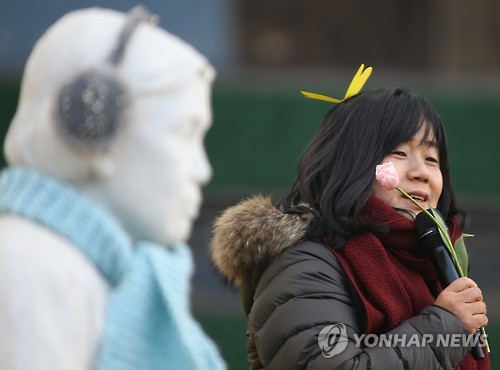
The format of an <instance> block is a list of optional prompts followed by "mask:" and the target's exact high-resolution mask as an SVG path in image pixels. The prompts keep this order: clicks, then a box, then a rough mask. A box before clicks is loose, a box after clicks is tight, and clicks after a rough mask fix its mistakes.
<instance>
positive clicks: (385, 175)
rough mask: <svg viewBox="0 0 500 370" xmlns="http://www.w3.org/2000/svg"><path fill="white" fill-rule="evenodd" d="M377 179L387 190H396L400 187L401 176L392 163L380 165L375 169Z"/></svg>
mask: <svg viewBox="0 0 500 370" xmlns="http://www.w3.org/2000/svg"><path fill="white" fill-rule="evenodd" d="M375 177H376V178H377V181H378V182H379V183H380V185H382V186H383V187H384V188H386V189H387V190H394V189H396V188H397V187H398V185H399V175H398V172H397V171H396V167H394V164H393V163H392V162H386V163H382V164H379V165H378V166H377V168H376V169H375Z"/></svg>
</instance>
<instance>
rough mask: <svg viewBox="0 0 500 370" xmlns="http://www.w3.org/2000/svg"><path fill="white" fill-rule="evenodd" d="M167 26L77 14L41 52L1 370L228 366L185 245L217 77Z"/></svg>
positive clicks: (5, 265) (14, 197)
mask: <svg viewBox="0 0 500 370" xmlns="http://www.w3.org/2000/svg"><path fill="white" fill-rule="evenodd" d="M155 21H157V19H156V17H154V16H152V15H151V14H149V13H148V12H147V11H146V10H145V9H144V8H142V7H136V8H134V9H133V10H132V11H131V12H130V13H129V14H125V13H122V12H119V11H114V10H110V9H102V8H89V9H82V10H76V11H72V12H70V13H68V14H66V15H65V16H63V17H62V18H61V19H60V20H58V21H57V22H56V23H55V24H54V25H52V26H51V27H50V28H49V30H48V31H47V32H46V33H45V34H44V35H43V36H42V37H41V38H40V40H39V41H38V42H37V43H36V45H35V47H34V49H33V51H32V53H31V55H30V57H29V59H28V62H27V65H26V68H25V71H24V74H23V79H22V84H21V93H20V99H19V105H18V109H17V112H16V114H15V116H14V118H13V120H12V122H11V125H10V127H9V130H8V133H7V137H6V140H5V145H4V151H5V156H6V160H7V162H8V167H7V168H5V169H4V170H3V171H2V172H1V173H0V327H1V328H2V329H1V330H0V368H8V369H31V370H37V369H51V370H54V369H74V370H79V369H82V370H83V369H94V368H97V369H120V370H125V369H135V370H137V369H190V370H191V369H223V368H225V364H224V361H223V360H222V358H221V357H220V354H219V352H218V349H217V347H216V345H215V344H214V343H213V342H212V341H211V340H210V339H209V338H208V337H207V336H206V334H205V333H204V332H203V330H202V328H201V327H200V325H199V324H198V323H197V322H196V321H195V319H194V318H193V317H192V315H191V312H190V306H189V287H190V278H191V275H192V270H193V266H192V263H193V262H192V256H191V251H190V249H189V247H188V246H187V245H186V244H185V242H186V241H187V239H188V237H189V235H190V232H191V227H192V222H193V220H194V219H195V218H196V217H197V214H198V211H199V207H200V205H201V200H202V197H201V191H200V187H201V186H202V185H203V184H205V183H206V182H208V181H209V179H210V177H211V167H210V164H209V162H208V160H207V157H206V153H205V150H204V146H203V139H204V135H205V133H206V131H207V130H208V129H209V126H210V124H211V103H210V99H211V95H210V94H211V86H212V82H213V79H214V76H215V72H214V69H213V68H212V66H211V65H210V63H209V62H208V61H207V60H206V59H205V57H203V56H202V55H201V54H199V53H198V52H197V51H196V50H195V49H194V48H193V47H191V46H190V45H188V44H187V43H185V42H184V41H182V40H181V39H179V38H178V37H176V36H174V35H172V34H170V33H168V32H167V31H165V30H163V29H161V28H160V27H158V26H157V25H156V23H157V22H155Z"/></svg>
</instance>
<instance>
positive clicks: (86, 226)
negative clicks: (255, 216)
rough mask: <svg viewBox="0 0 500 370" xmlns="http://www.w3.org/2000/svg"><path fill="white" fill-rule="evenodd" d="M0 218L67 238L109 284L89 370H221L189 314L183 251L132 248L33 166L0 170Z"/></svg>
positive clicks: (107, 220)
mask: <svg viewBox="0 0 500 370" xmlns="http://www.w3.org/2000/svg"><path fill="white" fill-rule="evenodd" d="M0 214H16V215H19V216H21V217H25V218H28V219H30V220H33V221H35V222H37V223H39V224H41V225H44V226H45V227H47V228H49V229H51V230H53V231H54V232H56V233H57V234H59V235H61V236H62V237H64V238H66V240H68V241H69V242H70V243H71V244H73V245H74V246H75V248H77V249H79V250H80V251H81V252H82V253H83V254H84V255H85V256H86V257H87V258H88V260H89V261H90V262H91V263H92V264H94V265H95V266H96V267H97V269H98V270H99V271H100V272H101V273H102V275H103V276H104V277H105V278H106V279H107V280H108V282H109V283H110V285H111V287H112V289H111V291H110V295H109V297H108V306H107V313H106V323H105V328H104V331H103V336H102V338H101V343H100V349H99V354H98V358H97V359H96V369H100V370H138V369H141V370H156V369H176V370H177V369H189V370H196V369H200V370H201V369H213V370H217V369H225V368H226V365H225V363H224V361H223V359H222V358H221V356H220V354H219V352H218V349H217V347H216V346H215V344H214V343H213V342H212V341H211V340H210V339H209V338H208V337H207V336H206V334H205V333H204V332H203V329H202V328H201V326H200V325H199V324H198V323H197V322H196V321H195V319H194V318H193V317H192V314H191V312H190V305H189V297H190V296H189V294H190V280H191V277H192V273H193V262H192V255H191V251H190V249H189V247H188V246H186V245H183V244H180V245H175V246H169V247H167V246H163V245H156V244H153V243H150V242H140V243H136V244H132V242H131V240H130V238H129V236H128V235H127V233H126V232H125V231H124V230H123V228H122V227H121V226H120V225H119V224H118V223H117V222H116V220H115V219H114V218H113V217H111V215H109V214H108V213H107V212H106V211H105V210H104V209H103V208H101V207H100V206H99V205H97V204H95V203H94V202H93V201H91V200H90V199H89V198H87V197H86V196H84V195H83V194H81V193H80V192H78V191H77V190H76V189H73V188H72V187H71V186H69V185H68V184H64V183H62V182H60V181H59V180H56V179H54V178H52V177H50V176H47V175H46V174H42V173H40V172H37V171H35V170H32V169H26V168H9V169H6V170H3V171H2V172H1V174H0Z"/></svg>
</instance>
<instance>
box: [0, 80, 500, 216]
mask: <svg viewBox="0 0 500 370" xmlns="http://www.w3.org/2000/svg"><path fill="white" fill-rule="evenodd" d="M17 95H18V86H16V85H0V122H1V124H0V135H2V136H3V134H4V132H5V130H6V128H7V125H8V123H9V122H10V119H11V117H12V115H13V114H14V112H15V108H16V102H17ZM429 99H430V100H431V101H432V103H433V104H434V105H435V106H436V107H437V109H438V110H439V111H440V113H441V115H442V117H443V119H444V121H445V123H446V127H447V131H448V135H449V147H450V162H451V170H452V177H453V181H454V183H455V187H456V189H457V192H458V193H459V195H460V196H461V197H463V198H465V199H468V200H472V201H474V202H479V203H481V204H485V205H489V206H492V205H493V206H495V207H500V171H499V170H500V165H499V164H498V161H499V160H500V145H499V139H500V98H499V97H496V98H493V97H492V98H489V99H479V98H475V97H474V96H470V97H469V96H467V95H466V94H462V95H461V96H455V97H452V96H445V95H437V94H434V95H431V96H430V97H429ZM213 107H214V125H213V127H212V129H211V130H210V131H209V133H208V136H207V141H206V144H207V151H208V155H209V157H210V161H211V163H212V166H213V169H214V177H213V180H212V182H211V183H210V184H209V186H208V187H207V189H206V194H207V198H208V199H211V198H215V199H218V198H221V199H224V198H228V197H229V198H231V197H238V196H240V195H241V194H248V193H254V192H262V193H271V192H278V193H279V192H281V191H283V190H284V189H286V188H287V187H288V186H290V184H291V182H292V180H293V178H294V176H295V172H296V168H297V164H298V161H299V158H300V156H301V153H302V151H303V149H304V148H305V146H306V145H307V143H308V141H309V140H310V139H311V137H312V135H313V133H314V131H315V130H316V129H317V127H318V126H319V123H320V121H321V119H322V117H323V115H324V114H325V113H326V112H327V111H328V109H329V108H330V106H329V104H328V103H324V102H319V101H312V100H308V99H304V98H302V96H301V95H300V94H299V93H298V92H295V91H292V92H290V91H283V90H280V89H277V88H274V89H273V88H270V89H267V90H266V89H263V88H262V89H253V90H250V89H247V90H246V89H244V88H242V87H241V88H235V87H233V88H221V87H219V88H216V89H215V93H214V100H213ZM0 164H3V158H2V157H1V156H0Z"/></svg>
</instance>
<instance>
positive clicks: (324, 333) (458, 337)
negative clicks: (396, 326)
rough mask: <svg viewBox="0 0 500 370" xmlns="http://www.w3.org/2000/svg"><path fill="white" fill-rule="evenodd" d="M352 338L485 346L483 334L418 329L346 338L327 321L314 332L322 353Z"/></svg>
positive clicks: (380, 343)
mask: <svg viewBox="0 0 500 370" xmlns="http://www.w3.org/2000/svg"><path fill="white" fill-rule="evenodd" d="M349 341H350V342H354V344H355V345H356V347H360V348H374V347H425V346H428V345H432V346H434V347H472V346H475V345H476V344H477V343H479V345H480V346H481V347H485V346H486V340H485V337H484V336H482V335H478V334H458V333H453V334H420V333H412V334H405V333H383V334H357V333H354V334H353V335H352V337H351V338H350V339H349V337H348V335H347V328H346V326H345V325H344V324H342V323H338V324H334V325H327V326H325V327H324V328H323V329H321V331H320V332H319V335H318V345H319V347H320V348H321V351H322V353H323V356H324V357H326V358H329V357H333V356H335V355H337V354H339V353H341V352H343V351H344V350H345V349H346V348H347V344H348V343H349Z"/></svg>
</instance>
